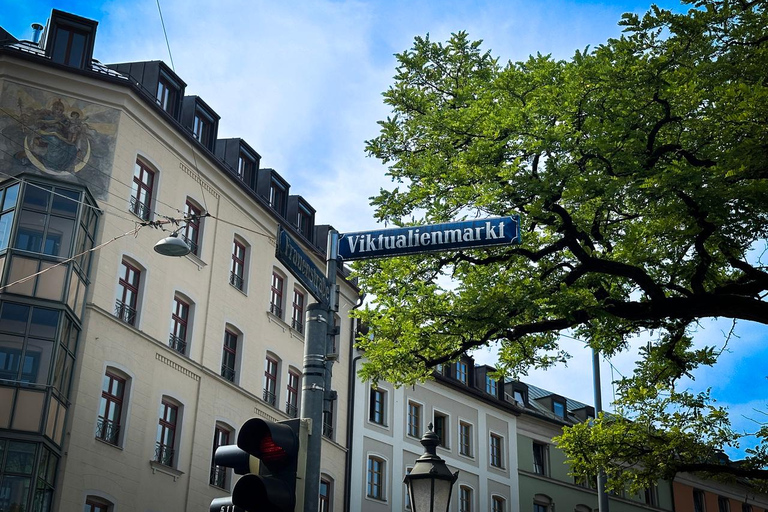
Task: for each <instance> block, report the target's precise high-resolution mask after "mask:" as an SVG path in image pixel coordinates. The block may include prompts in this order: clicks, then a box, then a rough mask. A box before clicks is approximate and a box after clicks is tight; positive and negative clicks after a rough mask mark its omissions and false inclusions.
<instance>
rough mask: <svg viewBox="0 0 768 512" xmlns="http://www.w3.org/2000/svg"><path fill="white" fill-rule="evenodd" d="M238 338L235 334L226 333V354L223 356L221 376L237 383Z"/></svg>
mask: <svg viewBox="0 0 768 512" xmlns="http://www.w3.org/2000/svg"><path fill="white" fill-rule="evenodd" d="M237 338H238V335H237V333H235V332H232V331H230V330H229V329H226V330H225V331H224V353H223V354H222V356H221V376H222V377H224V378H225V379H227V380H228V381H230V382H235V376H236V372H237V370H236V364H237Z"/></svg>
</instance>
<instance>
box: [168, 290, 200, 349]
mask: <svg viewBox="0 0 768 512" xmlns="http://www.w3.org/2000/svg"><path fill="white" fill-rule="evenodd" d="M194 308H195V303H194V302H193V301H192V300H191V299H190V298H189V297H187V296H186V295H184V294H182V293H180V292H176V293H175V294H174V296H173V305H172V307H171V332H170V334H169V336H168V346H169V347H171V348H172V349H173V350H175V351H176V352H178V353H179V354H182V355H187V356H188V355H189V349H188V347H189V343H190V341H191V339H192V318H193V316H194Z"/></svg>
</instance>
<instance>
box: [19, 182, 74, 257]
mask: <svg viewBox="0 0 768 512" xmlns="http://www.w3.org/2000/svg"><path fill="white" fill-rule="evenodd" d="M78 201H80V192H77V191H75V190H69V189H64V188H59V187H51V186H50V185H41V184H36V183H32V182H27V183H26V185H25V186H24V199H23V200H22V203H21V211H20V212H19V217H18V220H17V226H16V241H15V243H14V247H15V248H17V249H20V250H22V251H27V252H34V253H39V254H47V255H50V256H63V257H70V256H71V255H72V245H73V244H72V242H73V239H74V237H75V228H76V225H75V221H76V217H77V212H78Z"/></svg>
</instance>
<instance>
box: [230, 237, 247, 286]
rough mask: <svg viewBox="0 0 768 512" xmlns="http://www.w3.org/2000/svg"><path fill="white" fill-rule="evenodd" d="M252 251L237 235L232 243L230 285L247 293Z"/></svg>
mask: <svg viewBox="0 0 768 512" xmlns="http://www.w3.org/2000/svg"><path fill="white" fill-rule="evenodd" d="M250 249H251V248H250V246H249V245H248V243H247V242H246V241H245V240H244V239H243V238H241V237H240V236H238V235H235V238H234V239H233V241H232V264H231V266H230V269H229V284H231V285H232V286H234V287H235V288H237V289H238V290H240V291H241V292H245V291H246V284H247V278H248V263H249V262H248V260H249V258H250V252H251V251H250Z"/></svg>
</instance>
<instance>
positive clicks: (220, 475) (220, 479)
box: [210, 425, 231, 489]
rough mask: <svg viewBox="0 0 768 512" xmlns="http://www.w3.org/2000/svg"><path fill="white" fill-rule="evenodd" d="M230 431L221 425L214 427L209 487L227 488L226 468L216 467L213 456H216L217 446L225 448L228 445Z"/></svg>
mask: <svg viewBox="0 0 768 512" xmlns="http://www.w3.org/2000/svg"><path fill="white" fill-rule="evenodd" d="M230 434H231V431H230V430H229V429H227V428H226V427H224V426H222V425H216V430H215V431H214V433H213V452H212V453H211V479H210V483H211V485H215V486H216V487H221V488H222V489H226V488H227V468H226V467H224V466H217V465H216V464H215V463H214V462H213V461H214V455H215V454H216V448H218V447H219V446H225V445H228V444H229V437H230Z"/></svg>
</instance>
